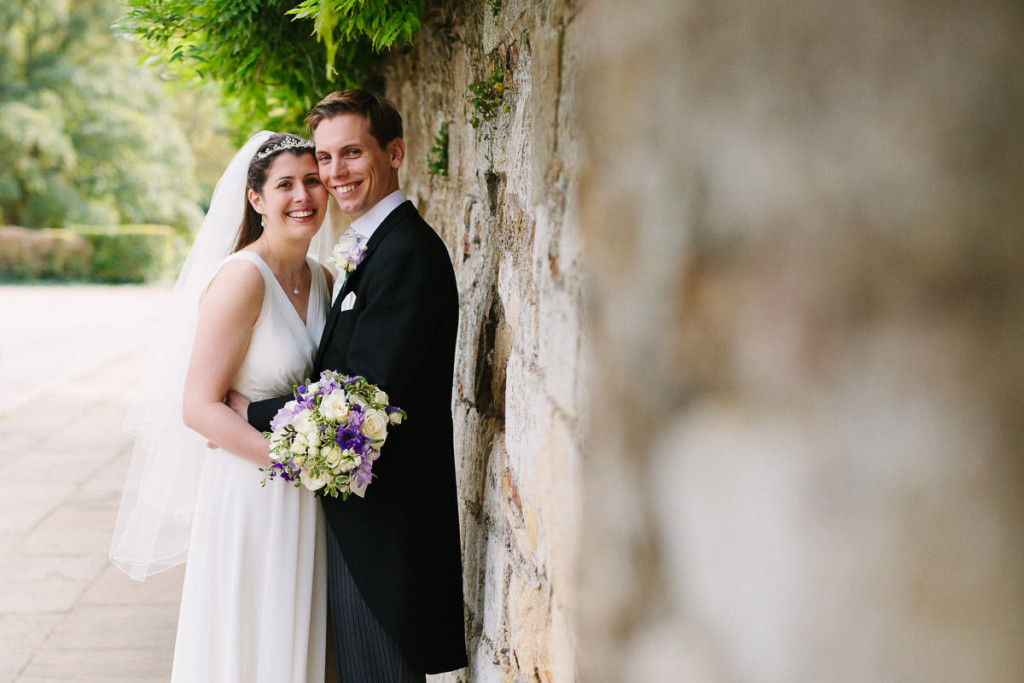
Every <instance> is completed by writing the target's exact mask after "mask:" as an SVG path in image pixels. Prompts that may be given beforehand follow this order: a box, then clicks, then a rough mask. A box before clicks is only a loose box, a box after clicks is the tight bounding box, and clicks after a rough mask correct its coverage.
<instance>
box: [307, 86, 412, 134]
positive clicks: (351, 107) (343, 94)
mask: <svg viewBox="0 0 1024 683" xmlns="http://www.w3.org/2000/svg"><path fill="white" fill-rule="evenodd" d="M342 114H359V115H360V116H363V117H365V118H366V120H367V121H368V122H369V124H370V135H372V136H373V137H374V139H375V140H376V141H377V144H379V145H380V147H381V149H383V148H384V147H385V146H386V145H387V144H388V143H389V142H391V141H392V140H394V139H395V138H400V137H402V115H401V114H399V113H398V109H396V108H395V105H394V104H392V102H391V100H389V99H387V98H386V97H383V96H381V95H378V94H377V93H374V92H370V91H368V90H360V89H358V88H352V89H350V90H338V91H335V92H332V93H331V94H330V95H328V96H327V97H325V98H323V99H322V100H320V101H319V102H317V104H316V106H315V107H313V108H312V109H310V110H309V113H308V114H306V126H307V127H308V128H309V134H310V136H312V135H313V133H314V132H315V131H316V127H317V126H319V125H320V124H321V123H322V122H324V121H326V120H327V119H332V118H334V117H335V116H340V115H342Z"/></svg>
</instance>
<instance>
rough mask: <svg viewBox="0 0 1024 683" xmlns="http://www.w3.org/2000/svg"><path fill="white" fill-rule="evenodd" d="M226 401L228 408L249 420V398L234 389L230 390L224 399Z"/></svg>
mask: <svg viewBox="0 0 1024 683" xmlns="http://www.w3.org/2000/svg"><path fill="white" fill-rule="evenodd" d="M224 403H227V404H228V408H231V410H233V411H235V412H236V413H238V415H239V416H240V417H241V418H242V419H243V420H245V421H246V422H248V421H249V399H247V398H246V397H245V396H242V395H241V394H240V393H238V392H237V391H235V390H234V389H229V390H228V395H227V397H226V398H225V399H224Z"/></svg>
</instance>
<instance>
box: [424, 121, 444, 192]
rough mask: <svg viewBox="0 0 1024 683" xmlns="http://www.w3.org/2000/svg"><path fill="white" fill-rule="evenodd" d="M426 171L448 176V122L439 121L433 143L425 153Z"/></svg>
mask: <svg viewBox="0 0 1024 683" xmlns="http://www.w3.org/2000/svg"><path fill="white" fill-rule="evenodd" d="M427 173H429V174H430V175H432V176H434V177H437V176H444V177H445V178H447V177H448V123H447V122H444V121H443V122H441V129H440V130H439V131H438V132H437V135H436V136H434V145H433V146H432V147H431V148H430V153H429V154H428V155H427Z"/></svg>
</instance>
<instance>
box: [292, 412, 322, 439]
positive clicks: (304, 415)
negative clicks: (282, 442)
mask: <svg viewBox="0 0 1024 683" xmlns="http://www.w3.org/2000/svg"><path fill="white" fill-rule="evenodd" d="M292 426H293V427H295V431H297V432H298V433H299V434H310V433H312V432H313V431H315V430H316V422H314V421H313V413H312V411H310V409H309V408H306V409H305V410H303V411H302V412H301V413H299V414H298V415H296V416H295V419H294V420H293V421H292Z"/></svg>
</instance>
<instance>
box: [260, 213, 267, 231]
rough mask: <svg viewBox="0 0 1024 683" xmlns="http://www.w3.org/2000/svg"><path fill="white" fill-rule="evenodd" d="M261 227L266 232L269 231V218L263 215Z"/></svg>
mask: <svg viewBox="0 0 1024 683" xmlns="http://www.w3.org/2000/svg"><path fill="white" fill-rule="evenodd" d="M260 227H261V228H263V229H264V230H266V229H267V217H266V216H263V215H261V216H260Z"/></svg>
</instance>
